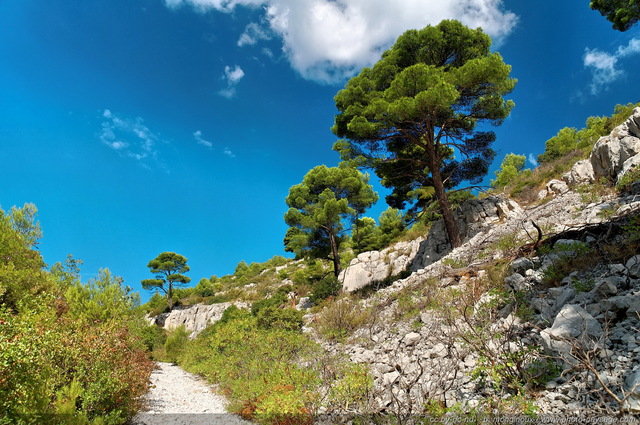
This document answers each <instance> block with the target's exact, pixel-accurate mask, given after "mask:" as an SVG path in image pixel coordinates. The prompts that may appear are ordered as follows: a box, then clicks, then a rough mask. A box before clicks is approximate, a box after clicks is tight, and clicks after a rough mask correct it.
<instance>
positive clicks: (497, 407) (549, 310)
mask: <svg viewBox="0 0 640 425" xmlns="http://www.w3.org/2000/svg"><path fill="white" fill-rule="evenodd" d="M639 124H640V108H637V109H635V110H634V111H633V114H632V116H631V117H630V118H629V119H627V120H626V121H625V122H624V123H622V124H621V125H619V126H617V127H615V128H614V129H613V130H612V131H611V134H610V135H608V136H605V137H602V138H600V139H599V140H598V141H597V143H595V145H594V146H593V148H591V146H589V151H590V154H589V153H587V155H588V158H586V159H580V158H579V156H578V158H576V156H575V154H572V155H573V156H572V157H573V158H575V159H580V160H579V161H577V162H576V161H575V160H574V161H573V163H575V164H574V165H573V166H571V164H569V167H565V171H566V172H565V173H564V175H563V176H562V180H559V179H552V180H550V181H546V182H545V184H544V185H543V187H542V188H539V189H541V190H537V196H536V197H535V199H534V200H531V201H529V202H523V200H522V199H520V201H521V203H518V202H517V201H515V200H513V199H509V198H506V197H504V195H503V194H502V195H500V194H494V195H492V196H488V197H484V198H481V199H474V200H470V201H467V202H466V203H464V204H463V205H462V206H461V207H460V208H459V209H458V210H457V211H456V219H457V220H458V222H459V223H458V224H459V227H460V228H461V229H463V236H464V238H465V242H464V244H463V245H462V246H461V247H459V248H457V249H455V250H453V251H451V250H450V249H449V248H448V246H447V244H446V238H445V236H444V232H443V226H442V223H441V222H435V223H433V224H432V225H431V227H430V229H429V231H428V233H426V234H424V235H422V236H419V237H418V238H417V239H412V240H409V241H404V242H399V243H396V244H393V245H391V246H389V247H387V248H385V249H383V250H381V251H372V252H365V253H362V254H360V255H358V256H357V257H356V258H354V259H353V260H352V261H351V262H350V265H349V267H347V268H346V270H344V271H343V273H342V274H341V276H340V281H341V284H342V290H341V291H340V294H339V295H337V296H330V297H328V298H327V299H326V300H324V301H317V302H316V305H315V306H312V304H313V303H311V302H310V300H309V298H308V297H303V298H302V299H300V298H299V295H300V294H299V293H296V292H293V288H294V286H295V289H296V291H297V292H300V291H301V290H304V289H305V288H306V289H307V290H308V292H309V293H310V294H311V295H312V296H313V293H312V290H310V289H312V288H309V287H305V285H308V284H307V283H304V282H305V280H304V279H303V275H304V277H306V278H308V276H309V275H313V274H314V273H315V274H316V275H322V267H321V266H319V265H318V264H316V263H312V264H313V267H316V270H310V269H311V268H312V267H310V266H308V265H305V263H304V262H300V261H290V260H289V261H287V260H278V261H277V265H276V264H267V265H263V266H262V267H258V266H257V265H256V266H254V265H252V266H254V268H256V269H258V268H261V269H262V270H260V272H259V273H257V274H255V275H254V281H247V280H246V279H244V278H243V277H242V276H240V277H239V278H238V277H234V278H226V282H228V283H230V284H229V285H228V286H227V288H225V290H224V291H222V292H223V295H218V297H221V298H220V299H224V301H227V302H228V303H226V304H215V303H214V304H211V305H202V304H199V305H195V306H186V305H184V306H182V307H178V308H177V309H176V310H175V311H173V312H171V313H170V314H164V315H162V322H161V323H164V325H165V327H167V328H170V329H173V328H176V327H178V326H180V325H186V331H185V330H182V329H183V328H178V330H177V331H174V334H176V333H177V334H181V335H183V336H182V337H181V338H182V339H181V341H182V345H180V346H179V347H177V348H174V349H170V350H168V351H167V352H165V353H160V355H167V354H168V352H169V351H170V352H171V353H174V354H175V356H176V359H177V360H178V361H179V362H180V363H182V364H184V365H185V366H186V367H187V368H188V369H191V370H194V371H196V372H199V373H201V374H203V375H204V376H206V377H209V378H210V379H212V380H213V381H216V382H219V383H221V384H222V385H223V386H224V387H226V388H228V390H229V395H230V396H231V397H232V399H235V402H236V404H235V406H236V407H235V408H236V411H237V412H239V413H241V414H243V416H245V417H247V418H251V419H254V420H258V421H260V422H266V423H282V422H278V421H279V420H281V419H282V417H283V415H284V417H290V418H291V417H293V418H297V419H296V420H297V421H299V422H298V423H306V421H310V420H312V419H313V418H316V419H317V418H318V417H320V416H318V415H323V414H325V415H330V416H331V415H333V416H331V418H332V419H331V420H332V421H343V420H346V419H345V418H347V417H349V416H350V415H374V416H376V418H377V420H382V421H384V420H389V421H392V422H393V421H396V422H397V423H412V422H414V421H416V420H417V418H419V417H420V415H425V414H429V415H463V416H464V417H465V418H467V419H472V418H476V419H477V418H478V417H481V416H483V415H487V414H520V415H522V414H526V415H545V414H556V415H557V414H559V415H570V414H571V415H573V414H576V413H579V414H581V415H600V414H607V415H621V414H635V413H638V412H640V390H639V388H640V341H639V340H638V339H637V331H638V328H639V325H640V324H639V319H640V315H639V312H640V296H639V295H640V255H638V254H640V251H639V249H638V248H640V215H639V212H640V195H638V194H637V192H636V191H637V189H634V187H635V185H634V184H633V182H635V181H637V173H636V168H635V166H636V164H637V163H638V159H639V158H640V156H639V155H638V154H640V130H639ZM583 149H584V148H583ZM560 159H561V160H562V161H564V162H565V163H566V156H561V158H560ZM567 170H568V171H567ZM614 186H616V187H617V189H616V188H614ZM512 187H513V186H512ZM529 190H531V189H529ZM506 191H507V190H506V189H505V192H506ZM234 280H235V281H237V282H236V283H233V281H234ZM301 282H302V284H301ZM292 285H294V286H292ZM277 288H279V289H277ZM219 289H222V287H221V286H220V287H219ZM231 294H233V295H231ZM287 296H288V298H287ZM191 297H192V298H191V299H193V295H191ZM236 300H237V301H244V302H248V303H249V304H253V307H252V308H251V310H252V313H253V314H251V313H248V312H247V313H242V309H237V308H236V307H234V308H232V309H230V310H227V312H225V313H224V314H223V311H225V309H226V308H227V307H228V306H230V305H231V304H232V303H233V302H235V304H236V305H237V306H238V307H243V306H246V304H238V302H236ZM183 301H188V299H186V300H183ZM209 301H214V300H213V298H209ZM183 304H186V303H185V302H183ZM293 304H296V309H291V308H290V307H291V306H292V305H293ZM232 310H233V311H232ZM214 311H215V313H212V312H214ZM298 312H300V313H298ZM303 313H304V316H303V317H302V314H303ZM220 318H222V320H221V321H219V322H218V323H216V324H215V325H213V326H210V327H209V328H207V329H206V330H205V331H203V332H202V333H201V334H200V335H199V336H198V337H196V338H195V339H194V340H193V341H188V339H187V335H188V334H189V333H190V332H191V331H196V332H194V333H193V334H192V335H191V336H192V337H195V336H196V334H197V331H200V330H201V329H203V328H204V326H205V325H206V323H210V322H216V321H218V320H219V319H220ZM303 324H304V325H303ZM302 325H303V326H302ZM238 326H240V327H238ZM300 326H302V333H301V334H300V333H299V332H298V331H297V329H300ZM240 329H242V332H241V333H242V335H243V336H237V338H236V337H234V336H233V333H234V332H240ZM174 334H170V335H169V338H171V336H172V335H174ZM284 335H287V338H289V337H290V338H294V339H292V340H290V341H289V342H288V343H285V344H284V345H283V346H280V347H279V348H278V350H279V351H277V353H279V354H278V355H277V356H276V357H280V358H279V359H271V360H270V359H269V358H266V357H268V356H270V355H274V353H272V352H271V351H269V350H268V349H266V348H265V347H263V346H262V345H261V344H262V343H266V344H270V343H269V341H271V344H272V343H273V341H274V340H273V338H283V337H284ZM247 338H249V339H247ZM254 339H258V340H257V341H256V340H254ZM249 341H251V342H250V343H249ZM220 344H222V345H220ZM215 347H218V349H219V350H220V353H221V355H222V357H224V358H226V359H227V360H228V361H233V360H234V359H239V361H243V362H244V361H248V357H244V356H246V355H249V356H250V357H252V358H253V360H254V361H256V362H257V363H256V365H255V367H256V369H255V373H256V374H257V377H261V378H262V380H264V385H262V384H256V383H253V384H251V385H255V387H254V388H253V390H252V391H250V392H249V393H246V392H244V393H241V391H240V390H239V387H238V385H240V382H243V383H244V384H247V385H249V384H248V383H249V382H254V381H251V380H250V379H249V378H247V379H249V380H247V381H243V380H242V379H240V381H238V379H239V378H238V377H237V376H236V377H233V376H228V375H234V374H237V373H239V372H238V371H236V372H232V371H227V370H226V369H224V370H222V371H215V372H214V370H212V368H213V367H214V365H220V363H219V361H221V360H220V359H218V357H219V356H218V354H216V353H215V352H212V350H213V351H215V350H216V348H215ZM295 347H297V348H295ZM303 347H304V348H303ZM228 350H231V351H228ZM245 350H246V351H248V353H244V354H243V351H245ZM262 350H264V351H262ZM289 350H292V351H289ZM225 353H226V354H225ZM269 353H272V354H269ZM287 353H289V354H287ZM310 353H313V354H310ZM260 355H263V356H266V357H265V358H260V359H256V356H260ZM225 356H226V357H225ZM235 356H238V357H235ZM288 356H290V357H288ZM282 357H284V358H286V360H287V361H288V360H295V361H296V362H297V364H298V366H299V367H300V368H301V369H299V370H298V369H295V370H297V372H296V371H295V370H291V369H286V368H285V369H286V370H287V372H286V374H285V376H282V372H279V373H276V374H275V375H273V374H272V372H273V370H276V371H277V370H279V368H280V367H284V366H283V364H282V363H280V362H282V361H283V359H282ZM261 368H262V369H261ZM249 369H252V368H249ZM271 369H273V370H271ZM285 369H283V370H285ZM266 370H269V372H268V373H267V372H266ZM304 370H308V371H309V372H308V373H309V374H313V376H312V377H310V376H307V375H305V372H304ZM261 371H262V372H261ZM260 373H263V375H260ZM249 374H250V372H247V375H249ZM225 375H227V376H225ZM259 380H260V379H258V381H259ZM232 409H233V406H232ZM278 418H280V419H278ZM274 421H275V422H274ZM300 421H301V422H300ZM396 422H394V423H396Z"/></svg>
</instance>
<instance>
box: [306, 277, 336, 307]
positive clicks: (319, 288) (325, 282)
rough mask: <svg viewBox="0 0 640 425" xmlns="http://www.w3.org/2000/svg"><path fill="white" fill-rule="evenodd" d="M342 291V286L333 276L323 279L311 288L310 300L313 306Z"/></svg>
mask: <svg viewBox="0 0 640 425" xmlns="http://www.w3.org/2000/svg"><path fill="white" fill-rule="evenodd" d="M340 289H342V285H341V284H340V282H339V281H338V278H337V277H335V276H334V275H329V276H326V277H324V278H323V279H322V280H320V281H319V282H318V283H316V284H315V285H314V287H313V292H312V293H311V297H310V300H311V302H312V303H314V304H318V303H319V302H320V301H322V300H324V299H327V298H329V297H333V296H336V295H338V293H339V292H340Z"/></svg>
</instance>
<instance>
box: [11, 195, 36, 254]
mask: <svg viewBox="0 0 640 425" xmlns="http://www.w3.org/2000/svg"><path fill="white" fill-rule="evenodd" d="M37 215H38V209H37V208H36V206H35V205H34V204H32V203H26V204H24V206H23V207H22V208H18V207H15V206H14V207H11V211H10V212H9V215H8V217H9V222H10V223H11V227H13V229H14V230H15V231H16V232H17V233H18V235H20V237H21V238H22V239H23V240H24V242H25V244H26V245H27V246H28V247H35V246H36V245H37V244H38V239H40V238H41V237H42V229H41V228H40V222H38V221H37V220H36V216H37Z"/></svg>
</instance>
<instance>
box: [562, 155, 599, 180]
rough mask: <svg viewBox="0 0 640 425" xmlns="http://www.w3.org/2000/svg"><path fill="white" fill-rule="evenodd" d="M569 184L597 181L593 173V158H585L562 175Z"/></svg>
mask: <svg viewBox="0 0 640 425" xmlns="http://www.w3.org/2000/svg"><path fill="white" fill-rule="evenodd" d="M562 180H564V181H565V182H566V183H567V184H568V185H569V186H575V185H579V184H588V183H593V182H594V181H595V177H594V175H593V165H592V164H591V159H583V160H580V161H578V162H576V163H575V164H574V165H573V167H572V168H571V170H570V171H569V172H568V173H566V174H565V175H563V176H562Z"/></svg>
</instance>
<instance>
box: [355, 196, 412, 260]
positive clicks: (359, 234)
mask: <svg viewBox="0 0 640 425" xmlns="http://www.w3.org/2000/svg"><path fill="white" fill-rule="evenodd" d="M378 222H379V223H380V225H376V222H375V220H373V219H372V218H370V217H363V218H361V219H357V220H356V221H355V224H354V229H353V232H352V240H353V249H354V251H355V253H356V254H359V253H361V252H366V251H380V250H382V249H383V248H386V247H387V246H388V245H389V244H391V243H392V242H393V241H395V240H396V239H397V238H398V237H399V236H400V235H401V234H402V233H403V232H404V230H405V228H406V223H405V220H404V217H403V215H402V213H401V212H400V210H398V209H396V208H391V207H389V208H387V209H386V210H384V211H383V212H382V213H381V214H380V217H378Z"/></svg>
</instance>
